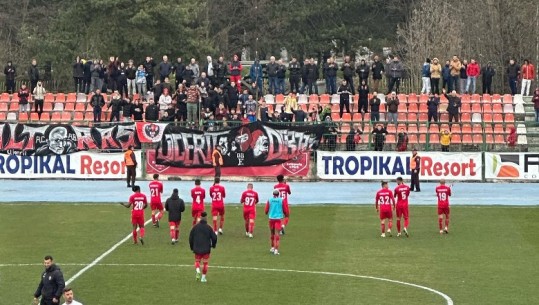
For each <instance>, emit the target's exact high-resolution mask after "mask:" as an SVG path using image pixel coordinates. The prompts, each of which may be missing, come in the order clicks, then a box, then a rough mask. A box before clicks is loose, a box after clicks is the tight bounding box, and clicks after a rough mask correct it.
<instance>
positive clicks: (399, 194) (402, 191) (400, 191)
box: [394, 184, 410, 206]
mask: <svg viewBox="0 0 539 305" xmlns="http://www.w3.org/2000/svg"><path fill="white" fill-rule="evenodd" d="M394 195H395V198H397V205H398V206H407V205H408V197H410V187H409V186H408V185H406V184H401V185H397V187H396V188H395V192H394Z"/></svg>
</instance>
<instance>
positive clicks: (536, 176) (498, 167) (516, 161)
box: [485, 153, 539, 181]
mask: <svg viewBox="0 0 539 305" xmlns="http://www.w3.org/2000/svg"><path fill="white" fill-rule="evenodd" d="M485 179H496V180H498V179H501V180H526V181H537V180H539V154H538V153H485Z"/></svg>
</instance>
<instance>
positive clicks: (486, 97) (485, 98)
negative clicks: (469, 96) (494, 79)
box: [481, 93, 492, 103]
mask: <svg viewBox="0 0 539 305" xmlns="http://www.w3.org/2000/svg"><path fill="white" fill-rule="evenodd" d="M481 100H482V101H483V103H490V102H492V97H491V96H490V94H488V93H485V94H483V96H482V97H481Z"/></svg>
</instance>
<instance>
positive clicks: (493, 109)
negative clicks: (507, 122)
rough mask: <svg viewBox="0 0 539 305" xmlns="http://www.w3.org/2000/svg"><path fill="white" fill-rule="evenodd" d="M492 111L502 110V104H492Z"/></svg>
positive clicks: (500, 111)
mask: <svg viewBox="0 0 539 305" xmlns="http://www.w3.org/2000/svg"><path fill="white" fill-rule="evenodd" d="M511 108H512V107H511ZM492 112H494V113H502V112H503V109H502V105H501V104H499V103H496V104H492Z"/></svg>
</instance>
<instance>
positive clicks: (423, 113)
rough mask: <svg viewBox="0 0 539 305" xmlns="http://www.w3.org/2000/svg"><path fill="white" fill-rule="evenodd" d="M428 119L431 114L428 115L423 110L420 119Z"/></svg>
mask: <svg viewBox="0 0 539 305" xmlns="http://www.w3.org/2000/svg"><path fill="white" fill-rule="evenodd" d="M428 119H429V116H428V114H427V113H425V112H421V113H420V114H419V121H420V122H426V121H427V120H428Z"/></svg>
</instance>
